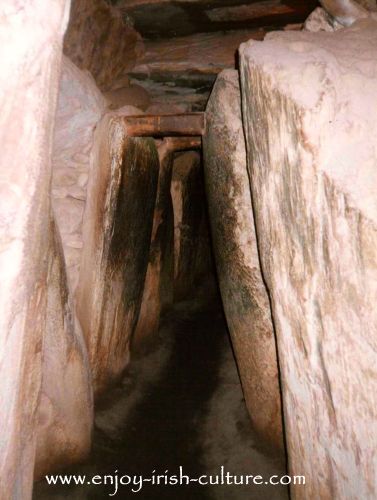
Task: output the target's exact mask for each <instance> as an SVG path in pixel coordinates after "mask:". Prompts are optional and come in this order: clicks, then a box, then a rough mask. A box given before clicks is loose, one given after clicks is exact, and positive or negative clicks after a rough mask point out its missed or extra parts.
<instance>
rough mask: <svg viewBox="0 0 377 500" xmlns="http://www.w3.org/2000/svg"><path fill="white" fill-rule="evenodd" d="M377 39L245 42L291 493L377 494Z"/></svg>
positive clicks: (374, 29)
mask: <svg viewBox="0 0 377 500" xmlns="http://www.w3.org/2000/svg"><path fill="white" fill-rule="evenodd" d="M376 46H377V23H376V22H374V21H372V20H366V21H360V22H358V23H355V24H354V25H353V26H352V27H351V28H349V29H343V30H339V31H337V32H336V33H321V34H318V33H316V34H314V33H306V32H301V33H298V32H296V33H293V32H292V33H280V34H277V33H276V34H275V35H274V37H273V38H272V39H270V40H267V41H265V42H263V43H256V42H250V43H248V44H246V45H244V46H242V48H241V68H242V93H243V105H244V109H243V111H244V118H245V124H246V130H247V134H246V135H247V149H248V156H249V167H250V176H251V186H252V196H253V203H254V207H255V212H254V213H255V219H256V228H257V236H258V243H259V252H260V257H261V264H262V271H263V275H264V278H265V280H266V283H267V286H268V289H269V292H270V296H271V300H272V311H273V319H274V323H275V327H276V332H277V339H278V351H279V362H280V367H281V372H282V389H283V401H284V414H285V424H286V437H287V445H288V456H289V463H290V472H291V473H292V474H303V475H306V485H305V486H294V487H292V494H293V498H296V499H307V498H321V499H342V500H344V499H347V500H351V499H352V500H356V499H360V498H363V499H370V500H371V499H374V498H376V495H377V464H376V445H377V400H376V398H377V371H376V366H377V364H376V360H377V310H376V307H375V306H376V298H377V252H376V248H377V204H376V202H377V169H376V163H377V148H376V141H375V137H376V134H377V119H376V115H375V113H372V112H371V110H372V109H376V108H377V87H376V85H375V82H376V78H377V61H376V57H375V47H376ZM361 54H362V58H360V55H361Z"/></svg>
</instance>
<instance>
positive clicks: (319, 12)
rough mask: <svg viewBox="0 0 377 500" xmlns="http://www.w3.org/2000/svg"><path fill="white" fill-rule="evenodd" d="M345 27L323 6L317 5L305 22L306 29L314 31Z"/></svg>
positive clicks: (330, 30) (334, 29)
mask: <svg viewBox="0 0 377 500" xmlns="http://www.w3.org/2000/svg"><path fill="white" fill-rule="evenodd" d="M341 28H343V26H342V25H341V24H340V23H338V22H337V21H336V20H335V19H332V18H331V16H330V15H329V14H328V13H327V12H326V11H325V10H324V9H322V8H321V7H317V8H316V9H315V10H313V12H312V13H311V14H310V16H309V17H308V18H307V20H306V21H305V23H304V30H305V31H312V32H314V33H316V32H318V31H329V32H332V31H336V30H339V29H341Z"/></svg>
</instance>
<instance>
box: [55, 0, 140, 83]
mask: <svg viewBox="0 0 377 500" xmlns="http://www.w3.org/2000/svg"><path fill="white" fill-rule="evenodd" d="M64 53H65V54H66V55H67V56H68V57H69V58H70V59H71V60H72V61H73V62H74V63H75V64H76V65H77V66H78V67H79V68H81V69H87V70H89V71H90V72H91V73H92V75H93V76H94V78H95V80H96V82H97V85H98V86H99V87H100V88H101V90H109V89H110V88H112V83H113V82H114V80H115V79H116V78H117V77H118V76H119V75H121V74H122V73H126V72H127V71H128V70H130V69H131V68H132V67H133V66H134V64H135V62H136V59H137V58H138V57H140V56H141V54H142V43H141V41H140V37H139V35H138V33H137V32H136V31H135V30H134V29H133V28H132V27H130V26H128V25H126V24H125V22H124V21H123V19H122V16H121V14H120V12H119V11H118V10H117V9H114V8H112V7H110V6H109V5H108V4H107V3H106V2H105V0H72V6H71V16H70V22H69V25H68V29H67V32H66V35H65V38H64Z"/></svg>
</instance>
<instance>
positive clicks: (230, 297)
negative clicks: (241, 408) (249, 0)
mask: <svg viewBox="0 0 377 500" xmlns="http://www.w3.org/2000/svg"><path fill="white" fill-rule="evenodd" d="M206 112H207V120H206V123H207V129H206V134H205V136H204V171H205V186H206V194H207V200H208V208H209V216H210V217H209V218H210V222H211V229H212V242H213V248H214V254H215V261H216V268H217V276H218V279H219V285H220V291H221V297H222V301H223V305H224V310H225V315H226V319H227V323H228V327H229V330H230V334H231V339H232V343H233V347H234V352H235V356H236V359H237V364H238V367H239V372H240V377H241V381H242V387H243V391H244V395H245V400H246V404H247V408H248V410H249V413H250V417H251V420H252V423H253V426H254V429H255V430H256V431H257V432H258V434H259V436H261V437H262V438H263V439H264V440H265V442H268V444H269V445H271V446H272V447H276V448H282V447H283V440H282V422H281V408H280V406H281V405H280V391H279V380H278V365H277V357H276V345H275V337H274V331H273V326H272V321H271V314H270V304H269V299H268V296H267V291H266V289H265V285H264V283H263V278H262V275H261V270H260V264H259V257H258V250H257V242H256V236H255V228H254V217H253V209H252V203H251V195H250V185H249V178H248V173H247V168H246V149H245V140H244V134H243V128H242V117H241V99H240V89H239V83H238V72H237V71H233V70H226V71H223V72H222V73H220V75H219V76H218V78H217V81H216V83H215V86H214V89H213V91H212V94H211V98H210V100H209V103H208V105H207V111H206Z"/></svg>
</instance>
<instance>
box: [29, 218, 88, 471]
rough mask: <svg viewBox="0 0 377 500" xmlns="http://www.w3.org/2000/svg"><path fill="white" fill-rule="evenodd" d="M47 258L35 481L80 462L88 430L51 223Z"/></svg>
mask: <svg viewBox="0 0 377 500" xmlns="http://www.w3.org/2000/svg"><path fill="white" fill-rule="evenodd" d="M48 254H49V259H50V262H49V269H48V290H47V314H46V324H45V334H44V340H43V351H42V357H43V373H42V388H41V395H40V401H39V408H38V422H37V423H38V425H37V449H36V464H35V472H34V476H35V478H36V479H39V478H41V477H42V476H43V475H44V474H46V473H48V472H51V471H52V470H56V469H58V468H62V467H64V466H65V465H70V464H72V463H75V462H79V461H81V460H83V459H84V458H86V456H87V454H88V453H89V451H90V445H91V433H92V426H93V401H92V399H93V398H92V384H91V375H90V368H89V362H88V355H87V350H86V346H85V343H84V338H83V335H82V332H81V328H80V323H79V322H78V320H77V317H76V314H75V309H74V302H73V300H72V296H71V294H70V292H69V288H68V280H67V274H66V266H65V262H64V255H63V247H62V242H61V239H60V235H59V233H58V231H57V228H56V227H55V223H54V221H53V219H52V220H51V230H50V245H49V248H48Z"/></svg>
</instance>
